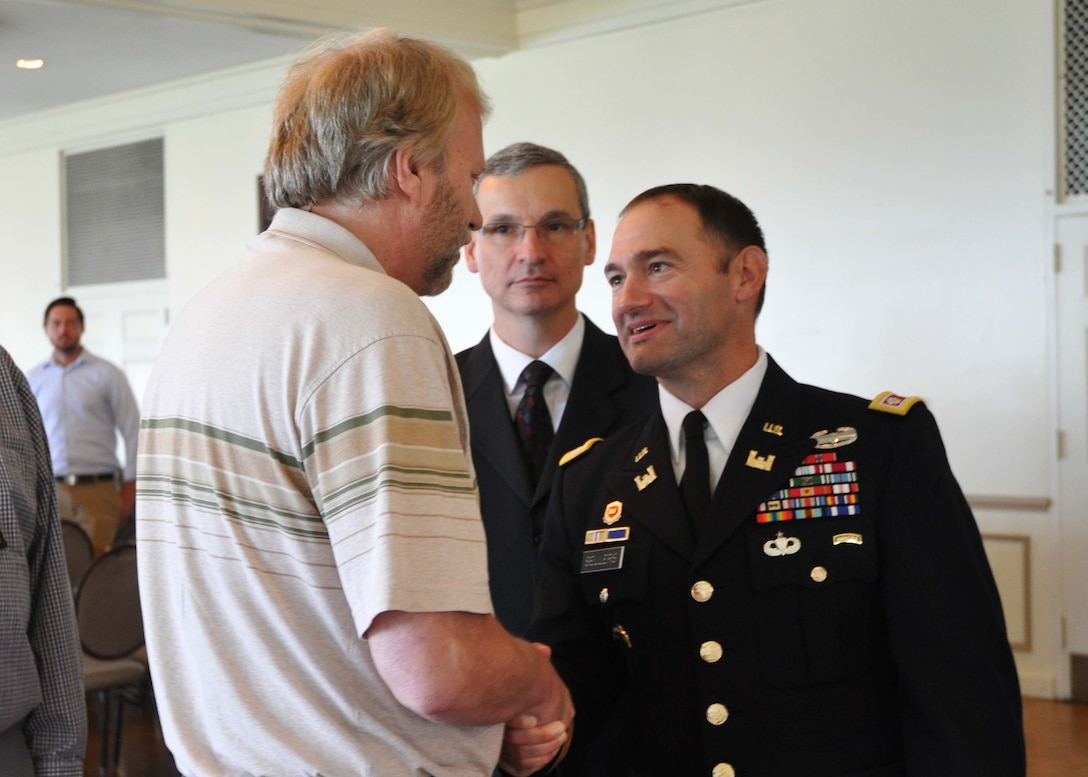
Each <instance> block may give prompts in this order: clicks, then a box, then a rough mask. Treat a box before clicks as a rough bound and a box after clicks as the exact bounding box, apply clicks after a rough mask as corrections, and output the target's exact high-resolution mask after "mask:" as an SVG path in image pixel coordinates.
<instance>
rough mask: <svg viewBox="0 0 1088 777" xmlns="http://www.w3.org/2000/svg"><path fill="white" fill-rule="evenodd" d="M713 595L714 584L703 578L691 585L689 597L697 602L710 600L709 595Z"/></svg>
mask: <svg viewBox="0 0 1088 777" xmlns="http://www.w3.org/2000/svg"><path fill="white" fill-rule="evenodd" d="M713 595H714V586H712V585H711V584H710V583H708V582H707V581H705V580H700V581H699V582H698V583H696V584H695V585H693V586H692V587H691V598H692V599H694V600H695V601H697V602H706V601H710V597H712V596H713Z"/></svg>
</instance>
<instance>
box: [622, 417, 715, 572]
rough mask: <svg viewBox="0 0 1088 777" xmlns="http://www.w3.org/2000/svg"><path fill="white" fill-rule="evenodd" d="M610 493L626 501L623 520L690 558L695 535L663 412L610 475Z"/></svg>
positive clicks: (648, 425)
mask: <svg viewBox="0 0 1088 777" xmlns="http://www.w3.org/2000/svg"><path fill="white" fill-rule="evenodd" d="M608 493H609V494H613V495H615V496H614V498H615V499H617V500H619V501H620V502H622V504H623V516H622V518H621V523H623V524H625V525H631V524H637V525H638V526H640V527H641V528H643V529H645V530H647V531H649V532H650V533H651V534H653V535H654V536H655V537H657V539H658V540H660V541H661V543H662V544H664V545H665V546H666V547H668V548H670V549H672V550H673V551H674V552H675V553H677V554H678V555H680V556H681V557H682V558H685V559H688V558H691V555H692V551H693V550H694V548H695V537H694V535H693V534H692V531H691V525H690V524H689V522H688V520H687V517H686V514H685V512H684V503H683V501H682V500H681V498H680V490H679V488H677V486H676V476H675V474H674V473H673V468H672V457H671V455H670V452H669V439H668V431H667V429H666V427H665V419H664V418H662V416H661V413H660V411H658V412H657V413H654V415H653V416H652V417H651V418H650V420H649V422H648V423H647V424H646V427H645V429H644V430H643V432H642V434H641V435H640V436H639V438H638V442H637V443H636V444H635V446H634V447H633V448H632V449H631V451H630V456H629V458H628V460H627V462H625V464H624V466H623V467H622V468H620V469H618V470H616V471H614V472H612V473H610V474H609V475H608ZM634 531H635V530H634V528H632V533H634Z"/></svg>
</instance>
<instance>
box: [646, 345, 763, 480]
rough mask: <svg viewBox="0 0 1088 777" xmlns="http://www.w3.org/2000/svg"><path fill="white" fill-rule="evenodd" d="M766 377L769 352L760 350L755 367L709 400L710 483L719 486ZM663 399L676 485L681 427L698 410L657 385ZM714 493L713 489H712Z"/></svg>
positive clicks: (680, 473) (681, 446) (679, 472)
mask: <svg viewBox="0 0 1088 777" xmlns="http://www.w3.org/2000/svg"><path fill="white" fill-rule="evenodd" d="M766 374H767V353H766V351H764V350H763V349H762V348H760V349H759V357H758V358H757V359H756V363H755V364H754V365H752V367H751V368H750V369H749V370H748V371H747V372H745V373H744V374H743V375H741V376H740V377H739V378H737V379H736V380H735V381H733V382H732V383H730V384H729V385H728V386H726V387H725V388H723V389H722V390H721V391H719V392H718V393H717V394H715V395H714V396H713V397H711V398H710V401H708V402H707V403H706V404H705V405H704V406H703V407H702V408H700V409H701V410H702V411H703V415H705V416H706V420H707V426H708V428H707V431H706V447H707V455H708V457H709V458H710V482H711V483H715V484H716V483H717V482H718V478H720V477H721V474H722V471H723V470H724V469H725V462H726V461H727V460H728V459H729V454H730V452H732V450H733V446H734V445H735V444H736V442H737V436H738V435H739V434H740V429H741V427H742V426H743V425H744V421H745V420H746V419H747V418H748V415H749V413H751V412H752V406H753V405H754V404H755V402H756V396H757V395H758V394H759V387H760V386H761V385H762V384H763V377H764V375H766ZM658 394H659V396H660V400H661V415H662V416H664V418H665V426H666V427H667V428H668V430H669V453H670V455H671V456H672V464H673V470H674V471H675V473H676V482H678V483H679V482H680V478H681V477H682V476H683V474H684V466H685V461H684V432H683V429H681V425H682V424H683V422H684V416H686V415H687V414H688V413H690V412H691V411H692V410H694V409H695V408H693V407H691V406H690V405H688V404H687V403H686V402H683V401H681V400H679V399H677V398H676V397H674V396H673V395H672V394H670V393H669V392H668V391H667V390H666V389H665V387H664V386H661V385H660V384H658ZM711 490H713V488H711Z"/></svg>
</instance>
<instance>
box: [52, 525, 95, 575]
mask: <svg viewBox="0 0 1088 777" xmlns="http://www.w3.org/2000/svg"><path fill="white" fill-rule="evenodd" d="M60 536H61V539H62V540H63V541H64V560H65V561H66V562H67V563H68V584H69V585H70V586H71V587H72V588H73V589H75V587H76V584H77V583H78V582H79V579H80V578H81V577H83V573H84V572H86V571H87V567H89V566H90V565H91V562H92V561H94V543H93V542H91V536H90V535H89V534H87V532H86V530H85V529H84V528H83V527H82V526H80V525H79V524H78V523H76V522H75V521H73V520H70V519H68V518H61V519H60Z"/></svg>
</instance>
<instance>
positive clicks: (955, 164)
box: [0, 0, 1057, 695]
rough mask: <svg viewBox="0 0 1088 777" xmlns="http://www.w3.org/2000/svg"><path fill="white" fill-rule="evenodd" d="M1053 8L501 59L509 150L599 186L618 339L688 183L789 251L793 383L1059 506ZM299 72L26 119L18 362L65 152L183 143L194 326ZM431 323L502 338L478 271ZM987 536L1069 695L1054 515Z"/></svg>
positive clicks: (17, 207) (869, 9) (562, 49)
mask: <svg viewBox="0 0 1088 777" xmlns="http://www.w3.org/2000/svg"><path fill="white" fill-rule="evenodd" d="M1051 13H1052V10H1051V8H1050V7H1049V4H1047V3H1040V2H1038V0H957V1H956V2H954V3H950V2H947V0H912V2H905V1H904V0H818V1H815V0H765V1H764V2H757V3H752V4H748V5H741V6H737V7H734V8H731V9H726V10H721V11H717V12H713V13H707V14H702V15H698V16H692V17H688V18H685V19H679V20H675V21H671V22H666V23H659V24H655V25H653V26H650V27H643V28H636V29H631V30H627V31H623V32H616V33H611V34H605V35H598V36H595V37H589V38H585V39H582V40H577V41H574V42H569V43H563V44H558V45H554V46H548V47H542V48H537V49H531V50H526V51H521V52H517V53H514V54H511V55H508V56H505V57H502V58H499V59H490V60H481V61H478V62H477V63H476V65H477V69H478V72H479V74H480V77H481V79H482V81H483V83H484V86H485V89H486V90H487V91H488V92H489V94H490V95H491V97H492V98H493V101H494V104H495V111H494V115H493V117H492V119H491V121H490V122H489V124H488V125H487V127H486V128H485V147H486V150H487V151H488V152H492V151H495V150H497V149H499V148H500V147H502V146H504V145H506V144H507V143H509V142H513V141H516V140H532V141H536V142H539V143H543V144H546V145H551V146H554V147H556V148H558V149H560V150H562V151H563V152H564V153H566V154H567V155H568V157H569V158H570V159H571V160H572V161H573V162H574V163H575V164H576V165H578V166H579V167H580V168H581V170H582V172H583V173H584V174H585V177H586V178H587V181H588V183H589V187H590V199H591V206H592V208H593V211H594V215H595V217H596V219H597V225H598V239H599V249H598V250H599V254H598V262H597V265H596V266H595V267H592V268H590V270H589V271H588V273H587V277H586V283H585V286H584V288H583V291H582V293H581V295H580V303H581V305H582V307H583V309H585V310H586V311H587V312H588V313H589V314H590V316H591V317H592V318H593V319H594V320H595V321H597V322H598V323H599V324H602V325H603V326H605V327H606V328H609V329H610V328H611V325H610V319H609V313H608V291H607V288H606V287H605V285H604V282H603V280H602V275H601V272H600V268H601V266H603V263H604V261H605V259H606V258H607V255H608V250H609V245H610V240H611V232H612V228H613V226H614V223H615V214H616V213H617V212H618V210H619V209H620V208H621V207H622V205H623V204H624V203H625V202H626V201H627V200H628V199H630V197H632V196H633V195H634V194H636V193H638V192H639V191H641V190H643V189H645V188H647V187H649V186H652V185H657V184H661V183H669V182H675V181H681V180H691V181H696V182H703V183H711V184H715V185H717V186H720V187H721V188H724V189H726V190H727V191H730V192H731V193H733V194H735V195H737V196H739V197H740V198H741V199H743V200H745V201H746V202H747V203H748V204H749V205H750V206H751V207H752V208H753V210H754V211H755V212H756V214H757V216H758V217H759V218H760V220H761V221H762V223H763V226H764V229H765V231H766V234H767V240H768V246H769V253H770V256H771V275H770V282H769V291H768V301H767V306H766V309H765V310H764V312H763V316H762V319H761V322H760V325H759V337H760V341H761V342H762V344H763V345H764V346H765V347H766V348H767V349H768V350H769V351H770V352H771V353H772V354H773V355H774V356H775V358H776V359H778V361H779V362H780V363H781V364H782V365H783V367H785V369H786V370H787V371H789V372H790V373H791V374H792V375H793V376H794V377H796V378H797V379H799V380H802V381H806V382H812V383H817V384H820V385H826V386H829V387H833V388H838V389H841V390H845V391H850V392H854V393H858V394H863V395H874V394H876V393H877V392H879V391H881V390H884V389H889V390H894V391H896V392H897V393H904V394H920V395H922V396H923V397H924V398H925V399H926V400H927V401H928V402H929V404H930V406H931V407H932V408H933V409H934V411H935V412H936V414H937V417H938V420H939V422H940V423H941V426H942V429H943V431H944V434H945V438H946V443H947V446H948V449H949V454H950V457H951V460H952V464H953V467H954V469H955V471H956V473H957V475H958V476H959V478H960V480H961V483H962V484H963V486H964V489H965V490H966V491H967V492H968V493H973V494H984V495H998V496H1014V497H1015V496H1026V497H1032V496H1035V497H1048V496H1053V493H1052V491H1053V486H1052V482H1053V478H1054V459H1053V453H1052V450H1051V447H1052V446H1051V440H1052V439H1053V433H1054V424H1053V420H1052V408H1051V405H1050V395H1051V383H1050V380H1051V378H1050V376H1051V372H1052V369H1053V365H1052V363H1051V361H1050V349H1051V338H1052V334H1051V326H1052V324H1051V322H1052V311H1051V310H1050V308H1049V307H1048V305H1049V294H1050V289H1051V285H1052V282H1053V279H1052V277H1051V270H1050V265H1049V256H1050V248H1049V246H1050V242H1051V234H1052V222H1051V220H1050V216H1051V210H1052V208H1053V204H1052V199H1051V196H1050V192H1049V191H1048V189H1050V188H1051V186H1052V183H1051V178H1052V172H1051V164H1050V160H1051V157H1052V154H1053V129H1052V126H1053V119H1052V118H1051V117H1052V115H1053V99H1054V97H1053V95H1054V87H1053V75H1052V69H1053V66H1052V62H1053V52H1052V45H1053V44H1052V40H1053V32H1052V28H1051V24H1052V19H1051ZM281 69H282V66H281V65H280V64H276V65H275V66H269V67H268V68H267V69H266V70H264V71H261V72H259V73H258V72H256V71H254V72H247V73H244V74H241V75H238V76H237V77H234V76H232V77H231V78H230V79H226V80H225V81H224V83H223V84H219V83H216V82H215V80H214V79H208V80H206V81H203V82H201V83H199V84H186V85H185V86H184V88H183V89H181V90H180V91H181V94H182V96H183V98H184V99H183V100H181V102H182V103H183V105H182V106H180V107H179V106H178V104H177V103H178V100H177V99H176V98H177V95H174V94H171V93H170V92H169V91H163V90H158V91H156V92H148V93H146V94H141V95H135V96H132V97H130V98H128V99H127V101H125V102H124V105H123V106H122V107H123V110H121V111H119V113H120V117H119V118H118V119H117V120H116V126H112V125H110V122H109V120H107V119H105V118H102V117H101V112H102V111H103V110H105V109H107V108H109V107H110V106H108V105H107V106H93V107H91V108H87V109H86V110H84V111H82V112H81V111H80V110H75V111H72V112H69V114H68V115H67V116H66V117H65V118H63V119H54V117H50V127H49V132H48V133H39V134H44V135H46V136H47V138H53V140H50V141H48V142H49V143H51V145H47V146H46V147H38V146H36V145H35V142H34V137H35V134H34V127H33V126H31V127H29V128H27V127H21V128H20V130H19V132H18V138H17V140H18V143H17V146H18V148H19V150H18V152H17V153H13V154H11V155H10V156H7V157H0V179H2V180H5V181H17V182H18V186H16V187H5V191H4V193H3V194H0V206H2V207H0V278H3V279H4V281H3V282H2V283H3V286H2V287H0V343H3V344H4V345H6V346H7V347H8V348H9V350H11V351H12V352H13V354H14V355H15V358H16V360H17V361H18V362H19V363H20V364H21V365H22V366H24V367H28V366H30V364H31V363H33V361H35V360H36V359H38V358H40V357H41V355H43V347H42V346H44V339H43V338H42V336H41V332H40V328H39V326H38V322H39V318H40V308H41V306H42V304H43V303H44V301H46V300H47V299H48V297H49V296H51V295H52V294H53V293H54V292H55V291H57V290H58V286H57V284H58V281H59V269H58V266H57V263H58V261H59V242H58V240H59V239H58V237H57V234H56V231H57V230H56V226H57V224H58V217H59V209H58V204H57V203H58V200H59V193H58V192H59V189H58V187H57V170H56V166H57V162H56V159H57V155H58V152H59V151H60V150H62V149H63V148H65V147H66V146H71V145H72V144H79V143H80V142H83V143H87V142H92V140H91V139H84V138H82V137H81V128H82V127H85V126H87V124H88V122H87V121H86V120H85V119H86V116H87V115H93V116H94V117H95V121H93V122H90V125H91V126H93V128H94V133H95V136H94V138H93V140H94V142H97V141H99V140H101V139H103V138H108V137H109V136H110V133H111V132H114V133H115V134H118V135H120V134H122V133H123V132H125V131H131V130H132V129H133V128H134V127H149V126H152V125H154V126H155V127H156V128H157V131H159V132H161V133H162V134H163V136H164V137H165V139H166V173H167V176H166V180H167V196H166V208H167V264H168V269H169V273H170V299H171V304H172V306H173V307H175V309H176V308H177V307H179V306H180V305H181V304H183V302H184V301H185V300H187V299H188V298H189V297H191V295H192V294H193V293H195V291H196V290H197V289H198V288H199V287H200V286H201V285H203V283H205V282H206V281H207V280H209V279H210V278H211V277H214V275H215V274H217V273H218V272H220V271H221V270H223V269H225V268H226V267H227V266H229V265H230V264H232V263H234V262H236V261H238V259H239V258H240V253H239V251H240V248H241V244H242V243H243V242H244V240H245V239H246V238H248V236H249V235H251V234H252V233H253V231H254V230H255V222H256V199H255V197H256V195H255V184H254V179H255V176H256V175H257V173H258V172H259V170H260V166H261V159H262V157H263V154H264V147H265V142H266V139H267V132H268V126H267V124H268V118H269V115H270V111H269V107H268V106H269V102H270V100H271V97H272V93H273V90H274V84H275V83H276V82H278V80H279V76H280V73H281ZM240 80H241V81H242V82H244V88H242V87H239V86H238V82H239V81H240ZM198 87H199V89H198ZM198 94H200V95H207V102H206V103H205V102H204V99H205V98H204V97H200V96H196V95H198ZM230 95H234V96H235V97H234V98H232V99H226V96H230ZM237 95H242V97H241V98H238V97H237ZM184 105H190V106H191V107H190V113H191V114H192V115H185V107H184ZM88 112H89V113H88ZM159 117H161V118H159ZM54 121H60V122H62V123H63V126H62V127H60V128H58V127H57V126H55V125H54V124H53V122H54ZM31 124H33V122H31ZM5 140H6V136H5V133H4V130H3V127H2V126H0V149H3V148H9V147H10V146H9V145H8V144H6V143H5V142H4V141H5ZM0 153H2V152H0ZM429 304H431V305H432V308H433V309H434V310H435V311H436V315H437V316H438V317H439V319H440V321H441V322H442V324H443V326H444V327H446V328H447V331H448V335H449V339H450V342H451V345H452V346H453V348H454V349H455V350H457V349H460V348H464V347H466V346H468V345H470V344H472V343H474V342H475V341H477V340H478V339H479V338H480V337H481V336H482V335H483V334H484V331H485V330H486V328H487V326H488V324H489V322H490V310H489V304H488V300H487V299H486V297H485V296H484V295H483V294H482V292H481V291H480V289H479V285H478V281H477V279H476V278H475V277H473V276H471V275H470V274H469V273H467V271H465V270H464V267H463V266H461V267H459V268H458V270H457V272H456V274H455V281H454V285H453V287H452V288H451V290H450V291H449V292H447V293H446V294H445V295H443V296H441V297H439V298H437V299H435V300H433V301H430V302H429ZM27 343H32V344H33V346H32V347H28V346H27ZM979 522H980V525H981V526H982V528H983V530H984V531H986V532H988V533H995V532H1001V533H1013V534H1022V535H1024V536H1029V537H1031V539H1032V553H1033V562H1032V569H1033V570H1035V571H1036V573H1037V574H1036V576H1035V577H1034V579H1033V580H1032V598H1031V602H1032V605H1033V606H1032V608H1031V611H1030V613H1029V615H1028V617H1029V618H1030V620H1031V622H1032V624H1033V626H1034V628H1033V632H1034V640H1033V645H1032V650H1031V651H1021V652H1020V653H1018V661H1019V663H1020V668H1021V673H1022V678H1027V682H1026V687H1028V688H1029V690H1032V691H1033V692H1037V693H1041V694H1042V695H1046V694H1047V693H1048V692H1049V691H1050V690H1051V689H1052V688H1053V675H1054V672H1055V669H1054V666H1055V660H1056V659H1055V654H1056V650H1057V648H1056V645H1055V639H1054V631H1055V629H1054V623H1055V622H1056V620H1057V613H1056V612H1055V608H1054V605H1053V599H1054V592H1055V588H1054V586H1055V584H1056V583H1055V580H1054V579H1053V577H1052V565H1051V563H1050V561H1051V559H1052V558H1053V550H1054V547H1053V546H1054V542H1055V538H1054V537H1053V534H1052V528H1053V518H1052V515H1051V513H1048V512H1046V511H1042V512H1030V511H1029V512H1016V511H1012V512H1008V511H1001V510H998V511H989V510H984V511H980V512H979ZM934 541H939V538H934ZM1012 577H1013V578H1015V575H1012Z"/></svg>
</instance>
